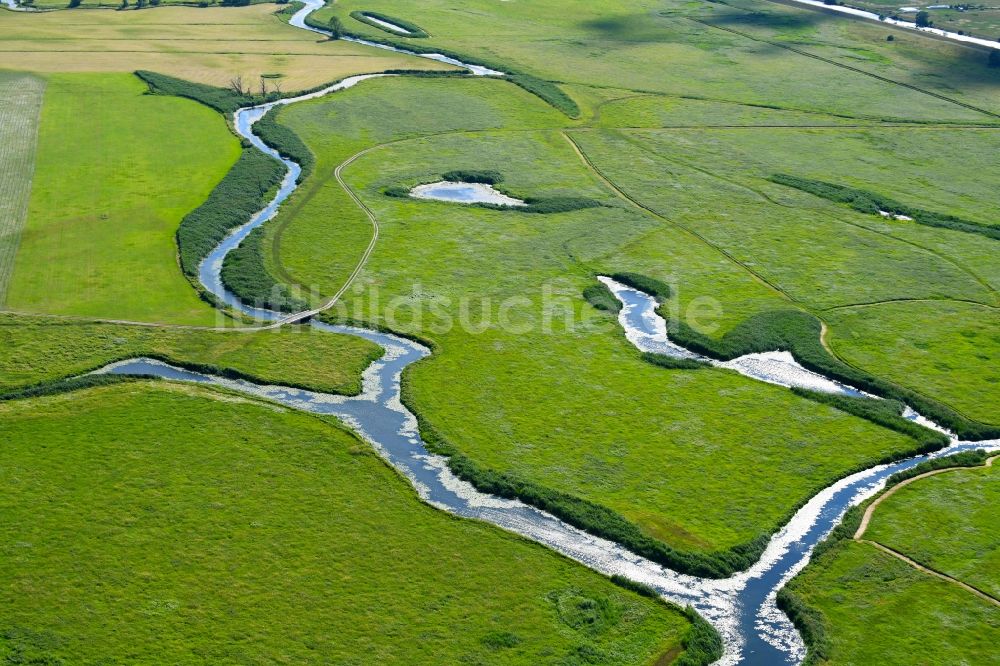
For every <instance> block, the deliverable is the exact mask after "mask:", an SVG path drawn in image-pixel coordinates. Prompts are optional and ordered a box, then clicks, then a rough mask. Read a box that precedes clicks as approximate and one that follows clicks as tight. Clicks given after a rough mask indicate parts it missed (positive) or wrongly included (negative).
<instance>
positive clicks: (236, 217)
mask: <svg viewBox="0 0 1000 666" xmlns="http://www.w3.org/2000/svg"><path fill="white" fill-rule="evenodd" d="M284 175H285V167H284V165H283V164H281V162H278V161H277V160H275V159H273V158H271V157H269V156H267V155H265V154H264V153H262V152H260V151H259V150H257V149H256V148H252V147H247V148H244V150H243V154H242V155H240V159H239V160H238V161H237V162H236V164H235V165H233V168H232V169H230V170H229V173H227V174H226V176H225V178H223V179H222V182H220V183H219V184H218V185H216V186H215V189H214V190H212V193H211V194H209V195H208V199H207V200H206V201H205V203H203V204H202V205H200V206H198V208H196V209H194V210H193V211H191V212H190V213H188V215H187V216H185V218H184V219H183V220H182V221H181V225H180V227H179V228H178V229H177V247H178V250H179V252H180V262H181V269H182V270H183V271H184V273H185V274H186V275H187V276H188V277H190V278H192V279H196V278H197V276H198V266H199V264H201V262H202V261H203V260H204V259H205V257H207V256H208V255H209V254H210V253H211V252H212V250H213V249H215V247H216V246H217V245H218V244H219V243H220V242H221V241H222V240H223V239H224V238H225V237H226V236H227V235H228V234H229V232H230V231H232V230H233V229H234V228H235V227H238V226H240V225H241V224H243V223H245V222H247V221H248V220H249V219H250V218H251V217H253V215H254V214H255V213H257V211H259V210H260V209H262V208H263V207H264V206H265V204H266V203H267V195H268V194H269V193H270V192H271V191H272V190H273V189H274V188H275V187H276V186H277V185H278V184H279V183H280V182H281V179H282V178H283V177H284Z"/></svg>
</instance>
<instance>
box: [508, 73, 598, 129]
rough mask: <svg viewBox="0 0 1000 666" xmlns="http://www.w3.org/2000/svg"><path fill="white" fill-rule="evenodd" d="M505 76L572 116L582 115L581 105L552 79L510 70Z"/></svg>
mask: <svg viewBox="0 0 1000 666" xmlns="http://www.w3.org/2000/svg"><path fill="white" fill-rule="evenodd" d="M504 78H506V79H507V80H508V81H510V82H511V83H513V84H514V85H516V86H519V87H521V88H524V89H525V90H527V91H528V92H530V93H531V94H532V95H535V96H537V97H540V98H542V99H543V100H545V101H546V102H548V103H549V104H551V105H552V106H554V107H555V108H557V109H559V110H560V111H562V112H563V113H565V114H566V115H567V116H569V117H570V118H579V117H580V107H579V106H577V104H576V102H575V101H573V98H572V97H570V96H569V95H567V94H566V93H565V92H563V90H562V88H560V87H559V86H557V85H556V84H555V83H553V82H552V81H546V80H545V79H540V78H538V77H536V76H532V75H530V74H524V73H515V72H508V73H507V75H506V77H504Z"/></svg>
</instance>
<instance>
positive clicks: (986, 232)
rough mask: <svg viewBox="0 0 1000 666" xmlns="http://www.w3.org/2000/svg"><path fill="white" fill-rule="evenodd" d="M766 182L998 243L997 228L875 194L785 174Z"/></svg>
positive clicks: (867, 211) (856, 208) (999, 233)
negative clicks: (984, 237) (974, 235)
mask: <svg viewBox="0 0 1000 666" xmlns="http://www.w3.org/2000/svg"><path fill="white" fill-rule="evenodd" d="M770 180H771V181H772V182H775V183H778V184H779V185H786V186H788V187H794V188H795V189H798V190H802V191H803V192H808V193H809V194H812V195H815V196H818V197H822V198H824V199H828V200H830V201H835V202H837V203H844V204H847V205H849V206H850V207H851V208H853V209H854V210H856V211H859V212H862V213H870V214H872V215H878V214H879V211H880V210H882V211H885V212H887V213H891V214H893V215H906V216H907V217H912V218H913V221H914V222H916V223H917V224H923V225H925V226H928V227H938V228H941V229H953V230H955V231H964V232H966V233H971V234H979V235H981V236H986V237H987V238H992V239H993V240H1000V227H995V226H989V225H985V224H980V223H978V222H972V221H970V220H965V219H962V218H960V217H956V216H954V215H947V214H944V213H935V212H933V211H929V210H924V209H922V208H914V207H912V206H907V205H905V204H901V203H899V202H898V201H895V200H893V199H890V198H888V197H883V196H882V195H880V194H875V193H874V192H868V191H866V190H859V189H856V188H853V187H847V186H844V185H834V184H833V183H826V182H823V181H821V180H812V179H809V178H799V177H798V176H789V175H787V174H780V173H779V174H774V175H773V176H771V178H770Z"/></svg>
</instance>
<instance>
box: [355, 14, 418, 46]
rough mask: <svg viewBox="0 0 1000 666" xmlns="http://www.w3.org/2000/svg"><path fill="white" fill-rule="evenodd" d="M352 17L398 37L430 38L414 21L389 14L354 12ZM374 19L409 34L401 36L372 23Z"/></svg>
mask: <svg viewBox="0 0 1000 666" xmlns="http://www.w3.org/2000/svg"><path fill="white" fill-rule="evenodd" d="M350 16H351V18H352V19H354V20H355V21H361V22H362V23H364V24H367V25H370V26H372V27H373V28H378V29H379V30H385V31H386V32H389V34H391V35H396V36H397V37H410V38H414V39H424V38H426V37H429V36H430V35H428V34H427V32H426V31H425V30H424V29H423V28H421V27H420V26H419V25H417V24H416V23H414V22H412V21H407V20H406V19H401V18H396V17H394V16H389V15H388V14H382V13H380V12H369V11H353V12H351V14H350ZM369 17H371V18H369ZM372 18H377V19H379V20H381V21H385V22H387V23H391V24H393V25H397V26H399V27H400V28H402V29H403V30H405V31H406V32H408V33H409V34H408V35H404V34H401V33H397V32H393V31H391V30H389V29H388V28H386V27H385V26H381V25H379V24H378V23H376V22H375V21H372V20H371V19H372Z"/></svg>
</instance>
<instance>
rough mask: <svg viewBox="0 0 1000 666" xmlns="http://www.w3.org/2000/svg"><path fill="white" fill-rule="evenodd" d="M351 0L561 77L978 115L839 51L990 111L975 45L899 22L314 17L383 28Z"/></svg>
mask: <svg viewBox="0 0 1000 666" xmlns="http://www.w3.org/2000/svg"><path fill="white" fill-rule="evenodd" d="M353 10H375V11H381V12H384V13H387V14H391V15H393V16H398V17H400V18H404V19H410V20H413V21H414V22H416V23H419V24H420V26H421V27H422V28H424V29H425V30H426V31H427V32H428V33H430V38H428V39H420V40H409V41H411V42H419V46H421V47H426V48H446V49H451V50H453V51H457V52H459V53H464V54H467V55H470V56H475V57H478V58H481V59H485V60H489V61H491V62H498V63H509V64H510V65H511V66H516V67H517V68H518V69H520V70H523V71H526V72H528V73H530V74H533V75H535V76H538V77H541V78H544V79H550V80H555V81H562V82H566V83H580V84H588V85H601V86H612V87H616V88H627V89H632V90H635V91H640V92H641V91H654V92H660V93H668V94H675V95H676V94H679V95H693V96H699V97H706V98H712V99H720V100H736V101H742V102H754V103H763V104H772V105H777V106H781V107H786V108H792V109H807V110H816V111H822V112H827V113H829V112H837V113H846V114H848V115H854V116H858V115H860V116H869V117H875V118H885V117H889V118H909V119H913V120H946V119H947V120H979V121H982V120H988V119H989V117H987V116H984V115H983V114H981V113H977V112H975V111H971V110H968V109H964V108H963V107H961V106H958V105H955V104H954V103H951V102H949V101H946V100H942V99H939V98H935V97H932V96H930V95H927V94H925V93H923V92H920V91H916V90H913V89H910V88H903V87H899V86H892V85H891V84H890V85H889V86H888V87H887V84H886V83H885V82H884V81H882V80H879V79H875V78H873V77H871V76H866V75H863V74H859V73H857V72H855V71H853V70H849V69H845V67H844V66H845V65H848V66H851V67H856V68H860V69H863V70H864V71H866V72H869V73H871V74H875V75H878V76H882V77H885V78H888V79H891V80H895V81H900V82H902V83H907V84H910V85H914V86H917V87H919V88H926V89H927V90H929V91H931V92H937V93H940V94H944V95H945V96H946V97H954V98H956V99H958V100H959V101H965V102H974V103H975V104H982V105H987V106H989V107H990V108H991V109H992V111H993V112H994V113H996V112H1000V106H998V105H997V101H996V96H995V95H994V94H993V93H992V92H990V91H991V86H993V85H995V84H996V82H997V81H1000V71H998V70H991V69H989V68H987V66H986V60H985V55H984V54H982V53H981V52H979V51H976V52H968V51H967V50H966V49H962V48H961V47H957V46H953V45H951V44H945V43H938V42H936V41H932V40H928V39H926V38H921V37H919V36H917V35H912V34H905V33H904V34H901V35H900V37H899V38H898V39H897V41H895V42H892V43H887V42H886V41H885V36H886V28H885V27H884V26H879V25H874V24H872V25H867V24H865V23H862V22H858V21H850V20H845V19H843V18H838V17H830V16H828V15H825V14H822V13H819V12H811V11H808V10H803V9H795V8H789V7H784V6H782V5H778V4H774V3H768V2H758V1H745V0H733V1H732V2H728V3H725V4H723V3H702V2H698V3H687V2H682V1H679V0H672V1H671V2H667V3H664V2H660V1H653V0H631V1H629V2H620V1H617V0H600V1H597V2H595V1H592V0H587V1H584V0H572V1H570V2H566V1H565V0H563V1H560V2H555V1H549V2H530V3H497V2H494V1H493V0H470V1H469V2H465V3H462V4H461V6H456V5H455V4H454V3H452V2H448V1H447V0H429V1H425V0H420V1H419V2H418V1H413V0H365V1H364V2H360V1H358V0H345V1H344V2H338V3H336V5H333V6H332V7H327V8H326V9H325V10H323V11H322V12H319V13H318V14H317V15H316V17H317V20H319V21H325V20H326V18H327V17H328V16H331V15H334V14H335V15H337V16H338V17H340V19H341V20H342V22H343V24H344V26H345V27H346V28H347V29H349V30H351V31H354V32H357V33H359V34H363V35H366V36H370V37H374V38H382V39H384V38H386V33H384V32H383V31H381V30H378V29H377V28H373V27H371V26H368V25H366V24H364V23H362V22H360V21H357V20H355V19H353V18H351V17H350V16H349V14H350V12H351V11H353ZM699 20H700V21H707V22H709V23H711V24H712V25H713V26H718V27H708V26H706V25H705V24H704V23H700V22H698V21H699ZM726 29H735V30H738V31H739V32H742V33H746V34H737V33H733V32H729V31H727V30H726ZM397 41H400V40H397ZM776 43H777V44H778V46H776V45H775V44H776ZM785 45H791V46H793V47H795V48H801V49H803V50H805V51H807V52H809V53H811V54H813V55H818V56H820V57H822V58H826V59H827V60H828V61H824V60H817V59H814V58H810V57H808V56H804V55H801V54H799V53H795V52H793V51H789V50H787V49H784V48H782V46H785ZM845 91H849V94H845Z"/></svg>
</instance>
